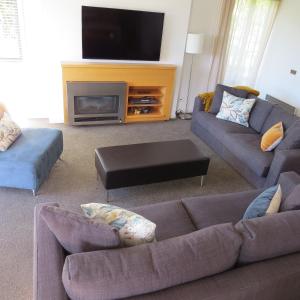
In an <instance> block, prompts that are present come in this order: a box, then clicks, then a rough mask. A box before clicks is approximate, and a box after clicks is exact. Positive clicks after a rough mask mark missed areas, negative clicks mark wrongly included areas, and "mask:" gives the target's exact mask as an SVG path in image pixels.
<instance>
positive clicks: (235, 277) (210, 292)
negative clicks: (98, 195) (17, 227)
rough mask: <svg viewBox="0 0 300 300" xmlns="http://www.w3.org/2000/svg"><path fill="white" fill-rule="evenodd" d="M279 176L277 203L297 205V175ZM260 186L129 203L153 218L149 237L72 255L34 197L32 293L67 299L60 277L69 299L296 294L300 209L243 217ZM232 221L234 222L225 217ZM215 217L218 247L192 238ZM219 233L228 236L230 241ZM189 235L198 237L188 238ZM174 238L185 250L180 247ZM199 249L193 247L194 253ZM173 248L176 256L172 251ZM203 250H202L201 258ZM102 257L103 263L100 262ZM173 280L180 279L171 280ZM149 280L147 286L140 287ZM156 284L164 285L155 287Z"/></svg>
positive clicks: (196, 299)
mask: <svg viewBox="0 0 300 300" xmlns="http://www.w3.org/2000/svg"><path fill="white" fill-rule="evenodd" d="M279 181H280V184H281V186H282V190H283V201H284V202H283V208H287V205H288V201H291V203H290V205H292V206H293V208H297V207H298V206H297V205H299V203H300V199H299V198H298V190H300V176H299V175H297V174H296V173H294V172H288V173H284V174H282V175H281V176H280V179H279ZM261 191H262V190H261V189H258V190H251V191H247V192H241V193H235V194H227V195H216V196H202V197H196V198H189V199H183V200H181V201H170V202H165V203H158V204H154V205H148V206H144V207H140V208H135V209H134V211H136V212H137V213H139V214H141V215H143V216H145V217H146V218H148V219H150V220H152V221H153V222H155V223H156V224H157V232H156V237H157V240H158V242H157V243H151V244H146V245H141V246H135V247H130V248H125V249H124V248H121V249H114V250H100V251H93V252H86V253H79V254H73V255H68V253H66V251H65V250H64V249H63V247H62V246H61V245H60V244H59V242H58V241H57V239H56V238H55V236H54V235H53V234H52V232H51V231H50V230H49V228H48V227H47V225H46V223H45V222H44V220H43V218H41V216H40V210H41V208H42V206H43V205H45V204H40V205H38V206H37V207H36V210H35V229H34V232H35V239H34V299H35V300H52V299H53V300H54V299H55V300H68V299H69V297H68V296H67V293H66V290H65V288H64V285H63V283H62V277H64V282H68V284H67V286H68V291H69V294H70V293H72V295H74V296H72V299H85V300H87V299H89V300H90V299H92V300H98V299H99V300H100V299H120V298H126V297H116V296H112V295H122V294H126V295H130V297H129V298H128V297H127V298H126V299H136V300H138V299H143V300H145V299H149V300H150V299H158V300H160V299H161V300H177V299H178V300H182V299H185V300H241V299H243V300H253V299H255V300H282V299H285V300H296V299H300V284H299V282H300V252H299V251H300V239H299V236H300V210H294V211H288V212H283V213H279V214H276V215H274V216H268V217H263V218H257V219H253V220H248V221H247V222H248V223H247V222H246V223H247V224H246V225H245V224H244V223H243V222H239V221H240V219H241V218H242V216H243V214H244V211H245V210H246V208H247V206H248V205H249V203H250V202H251V201H252V200H253V199H254V198H255V197H256V196H257V195H258V194H259V193H260V192H261ZM294 194H296V196H295V195H294ZM299 209H300V206H299ZM237 222H238V225H236V226H235V227H232V225H231V224H230V223H232V224H236V223H237ZM223 223H227V224H223ZM263 223H264V224H263ZM216 224H221V227H218V229H217V231H218V233H217V235H216V237H217V238H216V239H214V240H216V243H218V244H220V245H221V247H223V248H220V249H218V248H214V247H211V246H210V244H204V243H207V239H203V240H200V242H199V240H197V235H198V234H199V235H201V234H202V233H204V236H205V235H206V237H207V236H208V235H209V234H210V233H211V231H212V230H213V228H214V227H215V225H216ZM216 226H218V225H216ZM230 226H231V227H230ZM222 228H223V229H224V228H225V229H226V228H227V229H226V230H227V231H226V230H225V231H223V229H222ZM202 229H203V230H202ZM235 230H237V231H235ZM234 231H235V232H234ZM237 232H238V233H237ZM223 233H225V234H224V235H223ZM177 239H181V240H179V241H178V240H177ZM227 239H231V240H230V241H232V247H231V246H230V245H231V243H228V240H227ZM226 240H227V244H226V243H225V241H226ZM184 241H185V242H184ZM195 241H196V242H197V241H198V242H199V243H198V244H197V243H196V244H194V243H195ZM183 242H184V243H183ZM209 243H210V242H209ZM213 243H214V242H213ZM225 244H226V245H225ZM193 245H196V246H195V248H194V246H193ZM203 245H205V246H203ZM181 246H183V247H185V248H186V251H184V252H182V253H180V249H181V248H180V247H181ZM170 247H171V248H170ZM223 250H224V251H223ZM225 250H226V251H225ZM199 251H200V252H201V255H200V256H198V258H197V255H198V253H199ZM176 252H178V253H177V256H174V257H173V258H172V255H173V254H174V253H176ZM163 253H164V255H163V256H162V254H163ZM132 254H133V255H132ZM149 254H150V255H149ZM202 255H203V256H202ZM138 256H139V257H140V260H141V261H140V263H139V260H137V259H136V257H138ZM166 256H169V257H170V259H171V261H172V259H173V260H174V259H175V260H176V263H174V264H173V265H171V266H168V268H166V266H164V265H161V264H158V262H159V261H163V260H164V259H165V258H166ZM203 257H207V259H208V260H207V262H206V259H203ZM66 258H68V259H66ZM103 258H104V259H105V263H106V264H103V263H102V262H103V261H102V259H103ZM129 258H130V259H131V261H130V264H129V266H132V267H133V269H132V270H135V271H132V272H133V273H134V272H137V274H139V276H138V277H137V278H136V284H135V281H134V282H132V275H131V273H130V271H131V270H130V268H129V269H128V261H129ZM191 258H192V262H191ZM229 260H230V261H229ZM167 261H168V259H167ZM188 261H190V263H187V262H188ZM107 262H109V264H107ZM134 262H135V265H133V263H134ZM235 262H236V263H237V264H236V263H235ZM66 263H67V265H66ZM64 264H65V268H64ZM117 265H118V266H119V267H118V268H115V267H116V266H117ZM80 266H81V267H80ZM66 267H67V268H66ZM63 268H64V272H63ZM66 270H69V271H68V272H69V273H66V272H65V271H66ZM74 270H75V271H74ZM116 270H117V271H118V272H117V273H116ZM146 270H148V271H149V273H151V274H152V275H151V276H152V277H151V276H150V274H148V272H146ZM216 270H222V271H216ZM74 272H75V273H76V274H77V275H74ZM122 272H124V273H126V274H127V276H128V278H127V277H126V276H124V277H122V274H123V273H122ZM62 273H63V275H62ZM120 273H121V275H120ZM197 274H200V275H197ZM203 274H210V275H209V276H204V275H203ZM197 276H200V277H201V279H197ZM103 277H105V278H103ZM117 278H119V280H116V279H117ZM150 278H151V280H150ZM175 281H176V282H185V283H184V284H175V285H172V284H171V283H172V282H175ZM103 282H104V283H106V284H107V285H110V286H111V288H110V289H108V288H107V286H106V285H103ZM127 282H128V285H126V283H127ZM149 286H150V288H151V289H152V292H147V290H149ZM163 286H168V288H164V289H161V287H163ZM155 287H157V288H155ZM134 291H139V292H138V293H135V292H134ZM143 291H144V292H143Z"/></svg>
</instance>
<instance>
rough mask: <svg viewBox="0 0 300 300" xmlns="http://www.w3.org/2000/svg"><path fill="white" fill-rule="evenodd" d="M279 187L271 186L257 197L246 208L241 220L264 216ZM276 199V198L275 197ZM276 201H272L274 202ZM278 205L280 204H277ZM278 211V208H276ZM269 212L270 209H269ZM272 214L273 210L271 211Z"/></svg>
mask: <svg viewBox="0 0 300 300" xmlns="http://www.w3.org/2000/svg"><path fill="white" fill-rule="evenodd" d="M278 188H279V186H272V187H270V188H268V189H266V190H265V191H264V192H262V193H261V194H260V195H258V196H257V197H256V198H255V199H254V200H253V201H252V202H251V203H250V205H249V206H248V208H247V209H246V212H245V214H244V216H243V220H246V219H253V218H258V217H263V216H265V215H266V212H267V210H268V209H269V207H270V203H271V202H272V200H273V198H274V196H275V195H276V192H277V190H278ZM276 197H277V196H276ZM276 201H277V200H274V202H276ZM279 205H280V204H279ZM278 209H279V206H278ZM270 210H271V208H270ZM277 211H278V210H277ZM272 212H274V210H273V209H272Z"/></svg>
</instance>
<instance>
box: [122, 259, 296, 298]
mask: <svg viewBox="0 0 300 300" xmlns="http://www.w3.org/2000/svg"><path fill="white" fill-rule="evenodd" d="M299 270H300V254H299V253H297V254H291V255H286V256H283V257H278V258H274V259H269V260H266V261H262V262H259V263H255V264H250V265H247V266H244V267H242V268H234V269H232V270H230V271H229V272H223V273H221V274H217V275H214V276H211V277H208V278H203V279H201V280H195V281H192V282H189V283H186V284H181V285H177V286H175V287H171V288H168V289H165V290H162V291H158V292H155V293H150V294H146V295H141V296H135V297H131V298H126V300H298V299H300V285H299V273H300V271H299Z"/></svg>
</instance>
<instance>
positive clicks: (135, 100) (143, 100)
mask: <svg viewBox="0 0 300 300" xmlns="http://www.w3.org/2000/svg"><path fill="white" fill-rule="evenodd" d="M129 103H130V104H159V100H157V99H155V98H153V97H142V98H130V99H129Z"/></svg>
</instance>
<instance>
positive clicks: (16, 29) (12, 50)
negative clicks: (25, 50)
mask: <svg viewBox="0 0 300 300" xmlns="http://www.w3.org/2000/svg"><path fill="white" fill-rule="evenodd" d="M17 2H18V0H0V59H20V58H22V47H21V35H20V22H19V12H18V3H17Z"/></svg>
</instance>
